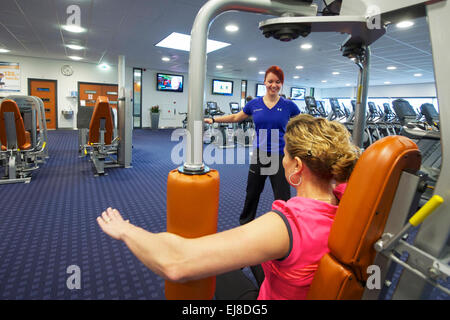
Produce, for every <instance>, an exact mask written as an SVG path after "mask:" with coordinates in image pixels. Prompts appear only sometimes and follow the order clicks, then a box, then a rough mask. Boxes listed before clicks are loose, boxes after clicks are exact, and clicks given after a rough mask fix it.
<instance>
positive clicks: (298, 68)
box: [295, 66, 303, 70]
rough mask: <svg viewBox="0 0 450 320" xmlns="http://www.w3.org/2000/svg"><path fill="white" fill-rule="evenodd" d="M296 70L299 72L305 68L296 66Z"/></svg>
mask: <svg viewBox="0 0 450 320" xmlns="http://www.w3.org/2000/svg"><path fill="white" fill-rule="evenodd" d="M295 69H297V70H300V69H303V66H296V67H295Z"/></svg>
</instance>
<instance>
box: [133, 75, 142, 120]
mask: <svg viewBox="0 0 450 320" xmlns="http://www.w3.org/2000/svg"><path fill="white" fill-rule="evenodd" d="M141 115H142V69H140V68H133V128H142V121H141V120H142V118H141Z"/></svg>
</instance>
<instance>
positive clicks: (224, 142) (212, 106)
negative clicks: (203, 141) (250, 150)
mask: <svg viewBox="0 0 450 320" xmlns="http://www.w3.org/2000/svg"><path fill="white" fill-rule="evenodd" d="M224 114H225V112H223V111H222V110H220V108H219V106H218V105H217V102H215V101H208V102H206V110H205V115H208V116H210V117H211V118H214V116H222V115H224ZM230 126H231V128H230ZM209 129H210V130H209V134H210V141H211V142H212V143H214V144H215V145H217V147H218V148H234V146H235V141H234V132H233V131H234V130H233V125H232V124H228V123H217V124H212V125H210V126H209Z"/></svg>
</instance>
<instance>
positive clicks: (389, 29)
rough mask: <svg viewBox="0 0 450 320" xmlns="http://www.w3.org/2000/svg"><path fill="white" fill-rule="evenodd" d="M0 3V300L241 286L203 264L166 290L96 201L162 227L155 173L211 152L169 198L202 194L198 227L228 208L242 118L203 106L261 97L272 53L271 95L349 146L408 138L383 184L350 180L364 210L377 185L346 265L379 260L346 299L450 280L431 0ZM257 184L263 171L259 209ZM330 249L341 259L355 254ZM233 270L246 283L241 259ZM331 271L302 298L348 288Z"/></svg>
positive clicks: (448, 145)
mask: <svg viewBox="0 0 450 320" xmlns="http://www.w3.org/2000/svg"><path fill="white" fill-rule="evenodd" d="M391 2H394V1H391ZM1 7H2V9H1V11H0V30H1V32H0V99H1V100H0V101H1V108H0V135H1V147H2V148H1V151H0V166H1V168H0V178H1V179H0V207H1V210H0V212H1V222H0V239H1V241H0V299H1V300H117V299H118V300H164V299H188V300H190V299H216V300H219V299H222V298H221V296H220V295H219V293H220V294H223V295H224V296H225V298H224V299H227V300H238V299H240V298H242V296H240V295H231V293H230V295H227V294H228V293H227V288H226V287H227V282H226V281H223V279H222V280H221V279H220V276H217V279H215V286H214V287H213V288H208V289H206V292H203V293H200V295H198V294H199V293H198V292H197V291H196V292H195V293H192V295H190V293H189V290H186V288H185V287H182V288H181V287H177V285H173V286H170V291H171V294H170V296H169V295H168V294H167V291H168V290H169V289H168V285H167V283H166V281H165V280H164V279H163V278H162V277H160V276H158V275H157V274H155V273H153V272H152V271H151V270H149V269H148V268H147V267H146V266H145V265H144V264H143V263H141V262H140V261H139V260H138V259H137V258H136V257H135V256H134V255H133V254H132V253H131V252H130V251H129V250H128V249H127V247H126V246H125V245H124V244H123V243H122V242H120V241H115V240H112V239H110V238H109V237H108V236H107V235H105V234H104V233H103V232H102V231H101V230H100V228H99V226H98V224H97V222H96V218H97V217H98V216H99V215H100V214H101V213H102V211H104V210H105V209H106V208H108V207H114V208H117V209H118V210H119V211H120V212H121V213H122V215H123V216H124V218H125V219H128V220H130V221H131V222H132V223H133V224H135V225H137V226H140V227H141V228H143V229H145V230H148V231H150V232H154V233H160V232H165V231H170V227H171V226H170V225H169V223H168V215H169V212H168V211H169V209H168V207H169V203H168V202H169V201H173V202H177V199H178V198H177V196H176V195H175V196H174V195H173V194H171V195H170V197H169V188H170V186H169V183H168V175H169V173H172V172H173V171H176V173H177V174H179V175H183V176H188V177H189V178H190V177H195V176H196V175H201V174H204V170H210V169H211V170H216V171H217V172H218V173H219V174H220V186H219V187H218V188H217V190H213V191H211V192H212V193H211V194H201V195H197V196H196V197H197V200H195V199H192V203H189V201H188V203H183V204H181V205H182V206H186V207H189V206H199V207H200V208H202V207H203V206H202V203H203V202H205V203H206V202H207V203H210V202H211V201H216V200H214V199H216V198H217V199H218V203H217V201H216V202H214V208H216V209H213V210H212V211H215V212H213V213H212V214H215V215H216V217H217V219H216V222H214V225H213V226H212V228H213V229H214V231H215V232H221V231H224V230H228V229H231V228H234V227H237V226H239V214H240V212H241V210H242V207H243V204H244V200H245V190H246V185H247V174H248V168H249V163H250V159H251V156H252V150H253V142H254V139H255V128H254V124H253V122H252V120H251V119H249V120H246V121H243V122H240V123H213V124H207V123H204V122H203V119H204V118H210V117H212V116H220V115H227V114H234V113H238V112H240V111H241V110H242V109H243V107H244V106H245V105H246V103H247V100H246V99H247V97H252V98H257V97H262V96H264V95H265V90H266V87H265V85H264V75H265V70H266V69H267V68H268V67H270V66H272V65H277V66H280V67H281V68H282V70H283V71H284V76H285V80H284V84H283V86H282V91H281V92H280V94H282V95H284V97H285V98H286V99H289V100H291V101H293V102H294V103H295V104H296V105H297V107H298V109H299V111H300V113H308V114H311V115H313V116H314V117H324V118H327V119H329V120H335V121H339V122H341V123H342V124H344V125H345V126H346V127H347V129H348V130H349V132H350V134H351V135H352V139H353V141H354V143H355V144H357V145H358V146H359V147H361V148H362V150H363V154H364V152H366V150H370V148H371V146H373V145H379V144H380V143H381V142H383V141H386V139H387V138H391V137H396V136H402V137H407V138H408V139H410V140H411V141H413V142H414V143H415V144H416V145H417V148H418V150H419V151H420V154H421V162H420V168H416V170H410V169H405V168H403V169H401V168H400V169H398V168H397V166H398V165H399V164H398V163H397V162H395V163H392V168H394V166H395V168H396V169H395V170H397V169H398V170H399V171H398V176H396V178H395V179H394V178H392V177H391V176H390V174H391V171H389V170H387V171H386V181H387V182H386V183H388V184H389V186H390V187H386V186H385V185H384V184H380V186H375V185H374V186H372V187H371V186H370V184H371V181H364V178H363V177H361V181H359V183H360V184H364V183H365V185H366V187H367V188H368V189H367V190H369V191H370V192H369V193H370V195H368V198H373V199H374V200H373V203H374V204H373V206H368V205H367V206H363V205H362V204H361V207H358V208H354V210H358V212H361V214H362V215H363V216H365V217H367V221H366V222H365V223H366V224H367V228H368V229H370V228H371V227H370V226H372V223H373V221H374V220H376V219H373V217H374V216H376V215H378V211H379V202H377V201H379V200H377V199H385V198H386V197H388V198H389V199H391V200H390V202H389V208H388V210H387V218H386V219H385V220H384V221H383V223H382V224H380V225H376V226H375V227H373V226H372V229H370V230H375V231H374V233H372V234H367V233H364V232H363V231H361V232H362V233H361V239H363V240H361V241H362V242H364V243H365V244H367V243H369V244H368V245H365V248H366V249H365V250H368V251H370V252H371V256H372V260H371V261H370V262H369V263H368V264H367V265H363V266H357V267H358V268H365V269H367V267H368V266H369V265H371V266H373V265H375V266H378V267H379V268H380V270H381V273H380V274H379V276H380V279H378V280H379V281H375V283H376V284H377V283H378V285H375V288H374V287H373V286H372V287H370V286H368V285H366V286H365V287H363V288H362V289H361V291H360V294H359V295H357V296H356V297H355V296H351V298H352V299H366V300H377V299H378V300H398V299H407V300H419V299H421V300H448V299H449V292H450V291H449V290H450V283H449V278H448V277H449V273H450V268H449V262H450V251H449V243H448V239H449V237H448V236H449V230H450V228H449V226H450V218H449V210H450V209H449V206H448V203H449V201H450V177H448V173H449V172H450V170H449V168H448V161H449V158H450V155H449V154H448V152H449V149H450V141H448V140H449V138H450V134H449V133H447V134H445V133H444V131H445V130H446V124H445V123H447V121H450V107H449V104H450V96H449V92H450V82H449V79H448V70H449V69H450V61H449V60H448V38H447V37H446V31H445V30H449V28H450V25H449V21H448V16H449V14H450V3H448V1H445V0H443V1H419V0H414V1H408V2H405V1H398V3H397V1H395V3H388V2H387V1H362V0H361V1H359V0H358V1H348V0H335V1H332V0H305V1H301V0H297V1H295V0H292V1H285V0H261V1H255V0H238V1H231V0H210V1H207V0H189V1H188V0H170V1H168V0H165V1H156V0H154V1H153V0H152V1H145V0H133V1H119V0H96V1H94V0H88V1H77V0H74V1H66V0H58V1H29V0H3V1H2V5H1ZM445 26H447V27H445ZM280 40H281V41H280ZM441 132H442V134H441ZM446 140H447V141H446ZM386 152H388V151H386ZM377 157H379V158H375V159H379V161H380V162H382V161H384V160H383V157H384V158H386V157H387V155H385V154H384V153H381V152H380V153H379V154H378V155H377ZM446 163H447V165H446ZM378 165H379V162H378V160H376V161H374V162H372V163H371V165H370V166H369V167H368V169H367V172H368V173H369V172H372V171H373V172H377V170H378ZM393 170H394V169H393ZM380 172H381V171H380ZM383 172H384V171H383ZM380 174H381V173H380ZM383 174H384V173H383ZM192 179H193V178H192ZM354 180H356V178H355V179H354ZM394 180H395V181H394ZM349 185H350V183H349ZM214 192H217V194H216V193H214ZM291 194H295V193H294V190H293V189H292V190H291ZM344 197H345V194H344ZM199 199H200V200H199ZM360 200H361V199H360ZM362 200H364V199H362ZM273 201H274V196H273V193H272V189H271V185H270V182H269V181H268V180H267V181H266V185H265V188H264V191H263V192H262V194H261V197H260V200H259V204H258V211H257V215H258V216H260V215H262V214H263V213H266V212H268V211H270V209H271V206H272V202H273ZM347 201H349V203H352V201H350V200H347ZM362 202H364V201H362ZM367 202H370V201H369V200H367ZM354 203H355V206H356V203H359V202H358V201H356V200H355V201H354ZM177 205H179V204H177ZM205 206H206V205H205ZM366 211H367V212H366ZM424 211H426V212H424ZM338 213H339V214H340V212H339V211H338ZM170 214H172V215H174V214H176V215H178V216H177V219H178V220H179V221H181V224H183V219H187V218H186V217H183V213H182V212H171V213H170ZM344 214H345V213H344V212H343V213H342V215H344ZM413 215H414V217H417V215H419V216H420V217H419V220H420V222H416V220H417V219H416V220H414V221H415V222H414V223H412V222H411V221H412V220H411V219H412V217H413ZM349 219H350V218H349ZM422 221H423V222H422ZM172 227H173V226H172ZM181 227H183V226H181ZM335 227H337V226H335V225H333V228H335ZM363 229H364V230H366V227H364V228H362V230H363ZM350 230H351V231H350V232H353V230H354V229H352V228H350ZM355 230H356V228H355ZM186 232H187V234H192V232H193V234H195V232H196V231H195V230H189V231H186ZM354 232H357V231H354ZM181 233H182V232H181ZM353 245H355V246H356V247H358V246H359V244H358V243H356V244H353ZM363 247H364V246H363ZM330 248H332V245H331V244H330ZM337 250H338V249H337ZM358 252H359V251H358ZM330 254H331V255H333V254H334V256H335V257H340V255H339V252H337V253H336V252H334V251H333V249H332V250H331V253H330ZM358 254H359V253H358ZM336 259H337V260H336V261H338V260H339V259H338V258H336ZM352 261H353V260H352ZM355 261H359V259H358V258H355ZM338 263H339V264H341V265H343V266H345V268H347V267H348V268H349V270H350V271H349V272H350V273H352V272H354V270H353V269H352V268H353V267H352V266H353V265H358V262H354V264H352V263H353V262H352V263H349V262H347V261H345V259H343V261H338ZM324 268H325V267H324ZM377 275H378V274H377ZM240 276H241V277H242V278H241V281H243V282H246V285H248V286H250V287H252V286H253V287H256V286H257V283H256V281H255V278H254V275H253V273H252V270H251V269H250V268H248V267H246V268H244V269H242V270H241V275H240ZM366 280H367V277H366V279H364V281H366ZM247 282H248V283H247ZM367 283H368V282H367ZM331 285H332V284H330V286H331ZM224 287H225V288H224ZM341 289H342V290H341V291H340V292H341V293H342V292H344V294H340V295H339V294H337V295H336V296H332V297H330V296H329V295H327V294H328V293H329V292H331V291H333V290H331V289H330V287H328V286H327V287H326V288H319V289H316V290H318V291H317V292H322V293H323V294H324V295H323V296H321V295H320V293H319V294H317V295H316V296H315V298H317V299H326V300H328V299H346V298H349V296H346V295H345V292H346V290H347V289H346V287H345V285H343V287H342V288H341ZM178 290H180V291H183V294H180V295H177V294H178V292H179V291H178ZM194 291H195V290H194ZM327 291H328V293H327Z"/></svg>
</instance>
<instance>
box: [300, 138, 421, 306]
mask: <svg viewBox="0 0 450 320" xmlns="http://www.w3.org/2000/svg"><path fill="white" fill-rule="evenodd" d="M420 163H421V155H420V151H419V149H418V148H417V145H416V144H415V143H414V142H412V141H411V140H410V139H408V138H406V137H402V136H389V137H385V138H383V139H380V140H378V141H377V142H375V143H374V144H372V145H371V146H370V147H369V148H367V149H366V150H365V151H364V153H363V154H362V155H361V157H360V159H359V160H358V162H357V164H356V166H355V169H354V170H353V173H352V175H351V177H350V180H349V182H348V185H347V189H346V190H345V193H344V195H343V197H342V199H341V201H340V203H339V208H338V210H337V212H336V217H335V220H334V223H333V226H332V228H331V231H330V236H329V238H328V247H329V249H330V253H328V254H327V255H325V256H324V257H323V258H322V259H321V261H320V264H319V269H318V271H317V272H316V274H315V276H314V280H313V282H312V284H311V288H310V290H309V292H308V299H327V300H328V299H360V298H361V296H362V294H363V291H364V284H365V281H366V280H367V278H368V276H369V275H368V274H367V267H368V266H370V265H371V264H372V263H373V261H374V259H375V255H376V251H375V249H374V248H373V245H374V243H375V242H376V241H377V240H378V239H379V238H380V237H381V235H382V233H383V230H384V226H385V224H386V220H387V218H388V214H389V211H390V209H391V206H392V202H393V200H394V196H395V192H396V190H397V186H398V183H399V180H400V175H401V173H402V171H408V172H416V171H417V170H419V168H420Z"/></svg>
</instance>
